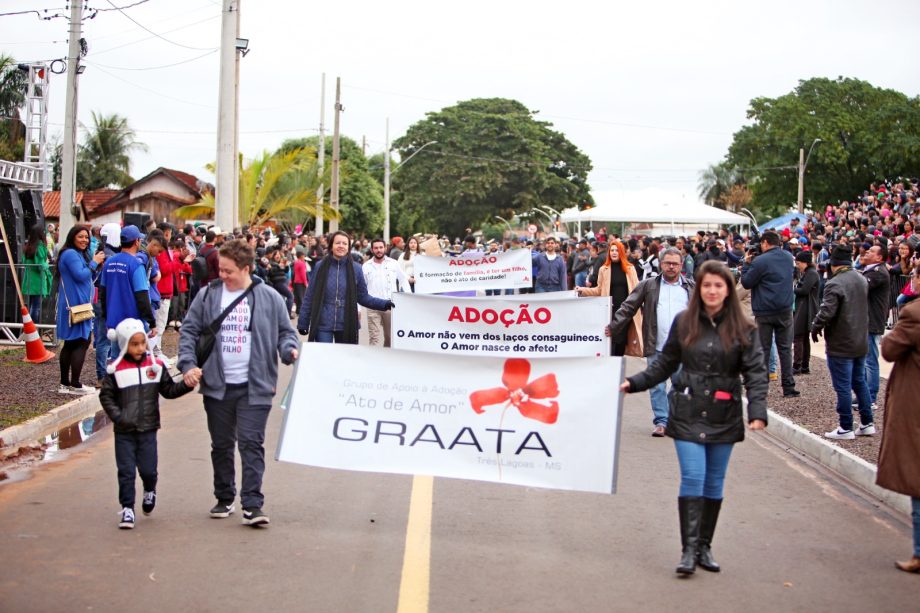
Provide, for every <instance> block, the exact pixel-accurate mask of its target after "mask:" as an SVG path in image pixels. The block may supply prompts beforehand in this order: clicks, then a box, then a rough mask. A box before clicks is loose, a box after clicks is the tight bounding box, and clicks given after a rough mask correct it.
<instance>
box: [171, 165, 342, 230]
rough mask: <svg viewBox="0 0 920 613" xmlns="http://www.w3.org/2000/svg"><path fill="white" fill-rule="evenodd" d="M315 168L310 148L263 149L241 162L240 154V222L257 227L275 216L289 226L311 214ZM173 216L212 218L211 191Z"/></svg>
mask: <svg viewBox="0 0 920 613" xmlns="http://www.w3.org/2000/svg"><path fill="white" fill-rule="evenodd" d="M209 170H211V171H212V172H213V171H214V168H213V165H209ZM318 170H319V169H318V165H317V162H316V154H315V152H314V151H313V150H311V149H302V148H296V149H291V150H289V151H285V152H281V151H278V152H275V153H269V152H268V151H264V152H262V155H261V156H259V157H257V158H255V159H254V160H251V161H249V162H248V163H246V164H245V165H244V164H243V159H242V157H240V185H239V189H240V193H239V205H240V210H239V218H240V223H241V224H246V225H249V226H252V227H260V226H262V225H263V224H265V222H266V221H268V220H269V219H276V220H278V221H280V222H281V223H282V225H287V226H290V227H293V226H294V225H296V224H297V223H301V222H302V221H303V218H304V217H308V218H309V217H315V216H316V213H317V210H318V209H317V207H318V205H319V203H318V200H317V198H316V190H317V189H318V188H319V184H320V182H321V180H322V177H320V176H319V174H318ZM323 215H324V216H325V217H326V218H327V219H328V218H331V217H332V216H333V215H334V212H333V211H332V210H331V209H329V208H328V207H326V208H325V209H324V210H323ZM176 216H178V217H180V218H182V219H198V218H202V217H213V216H214V194H213V193H211V192H207V193H205V194H203V195H202V198H201V202H199V203H197V204H190V205H187V206H183V207H180V208H178V209H176Z"/></svg>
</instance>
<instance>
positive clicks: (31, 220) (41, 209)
mask: <svg viewBox="0 0 920 613" xmlns="http://www.w3.org/2000/svg"><path fill="white" fill-rule="evenodd" d="M19 201H20V202H21V203H22V225H23V226H24V227H25V231H26V239H27V240H28V238H29V232H30V231H31V230H32V228H34V227H35V226H36V225H40V226H41V227H43V228H44V227H45V205H44V203H43V202H42V192H41V190H38V189H24V190H20V192H19Z"/></svg>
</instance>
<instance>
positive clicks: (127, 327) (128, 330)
mask: <svg viewBox="0 0 920 613" xmlns="http://www.w3.org/2000/svg"><path fill="white" fill-rule="evenodd" d="M138 332H140V333H141V334H143V335H145V336H146V335H147V331H146V330H145V329H144V323H143V322H142V321H141V320H139V319H131V318H128V319H125V320H123V321H122V322H121V323H119V324H118V325H117V326H116V327H115V328H114V329H112V328H109V333H108V337H109V340H110V341H112V342H113V343H114V342H115V341H118V357H117V358H115V359H114V360H112V363H111V364H109V365H108V366H106V368H105V370H106V372H108V373H109V374H112V373H114V372H115V369H116V368H118V365H119V364H120V363H121V361H122V359H124V357H125V353H127V351H128V343H129V342H130V341H131V337H132V336H134V335H135V334H137V333H138Z"/></svg>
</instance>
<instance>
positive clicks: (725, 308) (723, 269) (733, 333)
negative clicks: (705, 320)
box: [678, 260, 754, 351]
mask: <svg viewBox="0 0 920 613" xmlns="http://www.w3.org/2000/svg"><path fill="white" fill-rule="evenodd" d="M706 275H714V276H716V277H720V278H721V279H722V280H723V281H725V285H726V287H728V296H726V297H725V301H724V302H723V303H722V310H721V312H720V313H719V317H720V318H721V320H722V321H721V323H720V324H719V328H718V329H719V337H720V338H721V339H722V347H723V348H724V349H725V351H728V350H729V349H731V347H732V345H733V344H734V343H735V342H737V343H739V344H740V345H741V347H747V346H748V345H749V344H750V342H751V338H750V336H751V330H753V329H754V322H752V321H751V320H750V319H749V318H748V317H747V315H745V314H744V311H743V310H742V309H741V302H740V301H739V300H738V293H737V292H736V291H735V277H734V275H732V273H731V271H730V270H729V269H728V267H727V266H726V265H725V264H723V263H722V262H720V261H718V260H709V261H706V262H703V265H702V266H700V267H699V268H698V269H697V270H696V274H695V275H694V278H695V280H696V285H695V286H694V288H693V295H691V296H690V302H689V304H687V310H686V311H685V312H684V315H683V317H681V320H680V326H679V328H678V333H679V335H680V343H681V345H683V346H684V347H689V346H690V345H692V344H693V343H695V342H696V341H697V339H699V338H700V335H701V333H702V331H701V329H700V318H701V316H702V315H704V314H705V312H706V311H705V310H704V306H703V298H702V295H701V293H702V287H703V277H705V276H706Z"/></svg>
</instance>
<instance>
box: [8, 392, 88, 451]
mask: <svg viewBox="0 0 920 613" xmlns="http://www.w3.org/2000/svg"><path fill="white" fill-rule="evenodd" d="M99 410H101V407H100V405H99V393H98V392H97V393H94V394H87V395H86V396H82V397H80V398H76V399H75V400H72V401H70V402H68V403H67V404H63V405H61V406H59V407H57V408H55V409H52V410H50V411H48V412H47V413H45V414H44V415H39V416H38V417H33V418H32V419H30V420H29V421H27V422H24V423H21V424H17V425H15V426H10V427H9V428H5V429H4V430H0V457H7V456H10V455H12V454H14V453H16V452H17V451H19V449H20V448H22V447H26V446H28V445H32V444H34V443H37V442H38V441H39V440H40V439H41V438H42V437H43V436H46V435H48V434H51V433H53V432H56V431H57V430H60V429H61V428H62V427H64V426H66V425H69V424H71V423H73V422H75V421H79V420H81V419H84V418H86V417H90V416H92V415H95V414H96V412H97V411H99Z"/></svg>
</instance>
